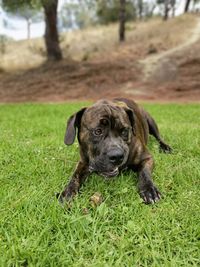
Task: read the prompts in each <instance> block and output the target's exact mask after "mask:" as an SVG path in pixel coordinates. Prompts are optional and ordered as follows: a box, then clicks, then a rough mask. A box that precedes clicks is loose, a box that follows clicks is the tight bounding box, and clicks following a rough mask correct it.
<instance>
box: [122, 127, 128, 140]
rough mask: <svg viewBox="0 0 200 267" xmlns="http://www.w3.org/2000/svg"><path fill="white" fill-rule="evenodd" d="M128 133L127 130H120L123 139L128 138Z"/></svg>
mask: <svg viewBox="0 0 200 267" xmlns="http://www.w3.org/2000/svg"><path fill="white" fill-rule="evenodd" d="M128 133H129V130H128V129H126V128H125V129H123V130H122V132H121V135H122V137H124V138H128Z"/></svg>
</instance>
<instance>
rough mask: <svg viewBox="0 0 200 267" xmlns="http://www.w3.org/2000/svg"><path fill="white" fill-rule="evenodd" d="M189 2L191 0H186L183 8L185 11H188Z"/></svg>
mask: <svg viewBox="0 0 200 267" xmlns="http://www.w3.org/2000/svg"><path fill="white" fill-rule="evenodd" d="M190 2H191V0H186V3H185V10H184V12H185V13H187V12H188V9H189V5H190Z"/></svg>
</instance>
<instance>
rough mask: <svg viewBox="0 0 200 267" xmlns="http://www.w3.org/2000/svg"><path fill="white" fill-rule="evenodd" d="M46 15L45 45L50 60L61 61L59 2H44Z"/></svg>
mask: <svg viewBox="0 0 200 267" xmlns="http://www.w3.org/2000/svg"><path fill="white" fill-rule="evenodd" d="M43 7H44V14H45V23H46V28H45V36H44V37H45V44H46V49H47V57H48V59H49V60H52V59H53V60H61V59H62V52H61V49H60V46H59V36H58V29H57V7H58V0H51V1H43Z"/></svg>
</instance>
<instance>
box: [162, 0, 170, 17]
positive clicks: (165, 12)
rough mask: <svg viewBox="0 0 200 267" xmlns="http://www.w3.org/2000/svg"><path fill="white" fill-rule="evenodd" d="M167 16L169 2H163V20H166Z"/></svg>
mask: <svg viewBox="0 0 200 267" xmlns="http://www.w3.org/2000/svg"><path fill="white" fill-rule="evenodd" d="M168 15H169V0H165V10H164V17H163V20H168Z"/></svg>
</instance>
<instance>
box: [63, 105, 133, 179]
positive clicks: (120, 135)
mask: <svg viewBox="0 0 200 267" xmlns="http://www.w3.org/2000/svg"><path fill="white" fill-rule="evenodd" d="M76 129H78V141H79V144H80V153H81V157H82V158H83V159H84V160H85V161H87V163H88V165H89V169H90V171H94V172H98V173H99V174H102V175H103V176H105V177H112V176H115V175H117V174H118V172H119V168H122V167H123V166H125V164H126V162H127V159H128V156H129V145H130V143H131V140H132V136H133V135H134V114H133V111H132V110H131V109H129V108H128V107H127V106H126V105H125V104H124V103H122V102H120V103H119V102H116V103H115V102H110V101H106V100H101V101H99V102H97V103H96V104H94V105H93V106H91V107H88V108H83V109H81V110H80V111H78V112H77V113H76V114H74V115H72V116H71V117H70V118H69V120H68V123H67V129H66V134H65V144H67V145H71V144H72V143H73V142H74V140H75V136H76Z"/></svg>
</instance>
